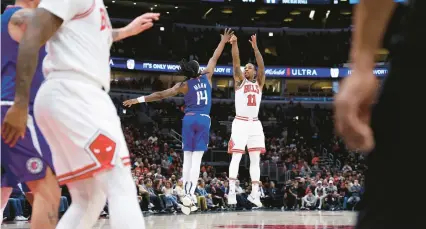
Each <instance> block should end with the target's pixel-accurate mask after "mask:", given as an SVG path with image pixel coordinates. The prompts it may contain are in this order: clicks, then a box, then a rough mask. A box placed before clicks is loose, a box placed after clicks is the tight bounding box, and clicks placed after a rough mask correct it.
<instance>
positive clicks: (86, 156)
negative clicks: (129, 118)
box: [34, 79, 130, 185]
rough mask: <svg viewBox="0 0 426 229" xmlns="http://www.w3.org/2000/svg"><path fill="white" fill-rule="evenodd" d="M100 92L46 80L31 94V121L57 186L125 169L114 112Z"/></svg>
mask: <svg viewBox="0 0 426 229" xmlns="http://www.w3.org/2000/svg"><path fill="white" fill-rule="evenodd" d="M101 88H102V87H101V86H99V87H97V86H96V85H94V84H88V83H87V82H81V81H77V80H72V79H48V80H47V81H45V82H44V83H43V84H42V86H41V88H40V90H39V92H38V94H37V97H36V100H35V104H34V110H35V112H34V113H35V118H36V121H37V124H38V125H39V127H40V129H41V131H42V133H43V135H44V137H45V138H46V140H47V142H48V144H49V146H50V149H51V151H52V158H53V164H54V167H55V171H56V175H57V178H58V181H59V183H60V184H61V185H62V184H66V183H69V182H73V181H77V180H81V179H86V178H90V177H92V176H95V175H96V174H97V173H99V172H101V171H104V170H108V169H111V168H113V167H114V166H126V165H130V158H129V151H128V149H127V145H126V142H125V140H124V135H123V131H122V129H121V123H120V119H119V117H118V116H117V110H116V108H115V106H114V104H113V103H112V101H111V98H110V97H109V95H108V94H107V92H105V91H103V90H102V89H101Z"/></svg>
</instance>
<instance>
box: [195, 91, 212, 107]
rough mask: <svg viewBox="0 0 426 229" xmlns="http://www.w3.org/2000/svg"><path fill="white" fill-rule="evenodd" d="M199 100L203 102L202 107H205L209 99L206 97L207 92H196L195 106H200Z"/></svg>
mask: <svg viewBox="0 0 426 229" xmlns="http://www.w3.org/2000/svg"><path fill="white" fill-rule="evenodd" d="M201 100H204V105H207V103H208V102H209V98H208V97H207V91H206V90H203V91H197V105H200V103H201Z"/></svg>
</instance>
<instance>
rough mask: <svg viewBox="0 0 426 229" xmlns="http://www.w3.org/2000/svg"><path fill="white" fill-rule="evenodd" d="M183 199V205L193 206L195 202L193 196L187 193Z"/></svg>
mask: <svg viewBox="0 0 426 229" xmlns="http://www.w3.org/2000/svg"><path fill="white" fill-rule="evenodd" d="M181 201H182V204H183V206H185V207H191V206H192V203H193V200H192V198H191V196H190V195H185V196H184V197H183V198H182V199H181Z"/></svg>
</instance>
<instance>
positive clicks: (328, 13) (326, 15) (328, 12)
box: [325, 10, 330, 18]
mask: <svg viewBox="0 0 426 229" xmlns="http://www.w3.org/2000/svg"><path fill="white" fill-rule="evenodd" d="M328 15H330V10H327V13H326V14H325V18H328Z"/></svg>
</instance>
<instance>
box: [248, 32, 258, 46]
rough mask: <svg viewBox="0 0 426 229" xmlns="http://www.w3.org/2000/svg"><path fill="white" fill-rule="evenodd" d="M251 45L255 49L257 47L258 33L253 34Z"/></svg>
mask: <svg viewBox="0 0 426 229" xmlns="http://www.w3.org/2000/svg"><path fill="white" fill-rule="evenodd" d="M249 42H250V44H251V47H253V48H254V49H256V48H257V37H256V34H254V35H251V40H249Z"/></svg>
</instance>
